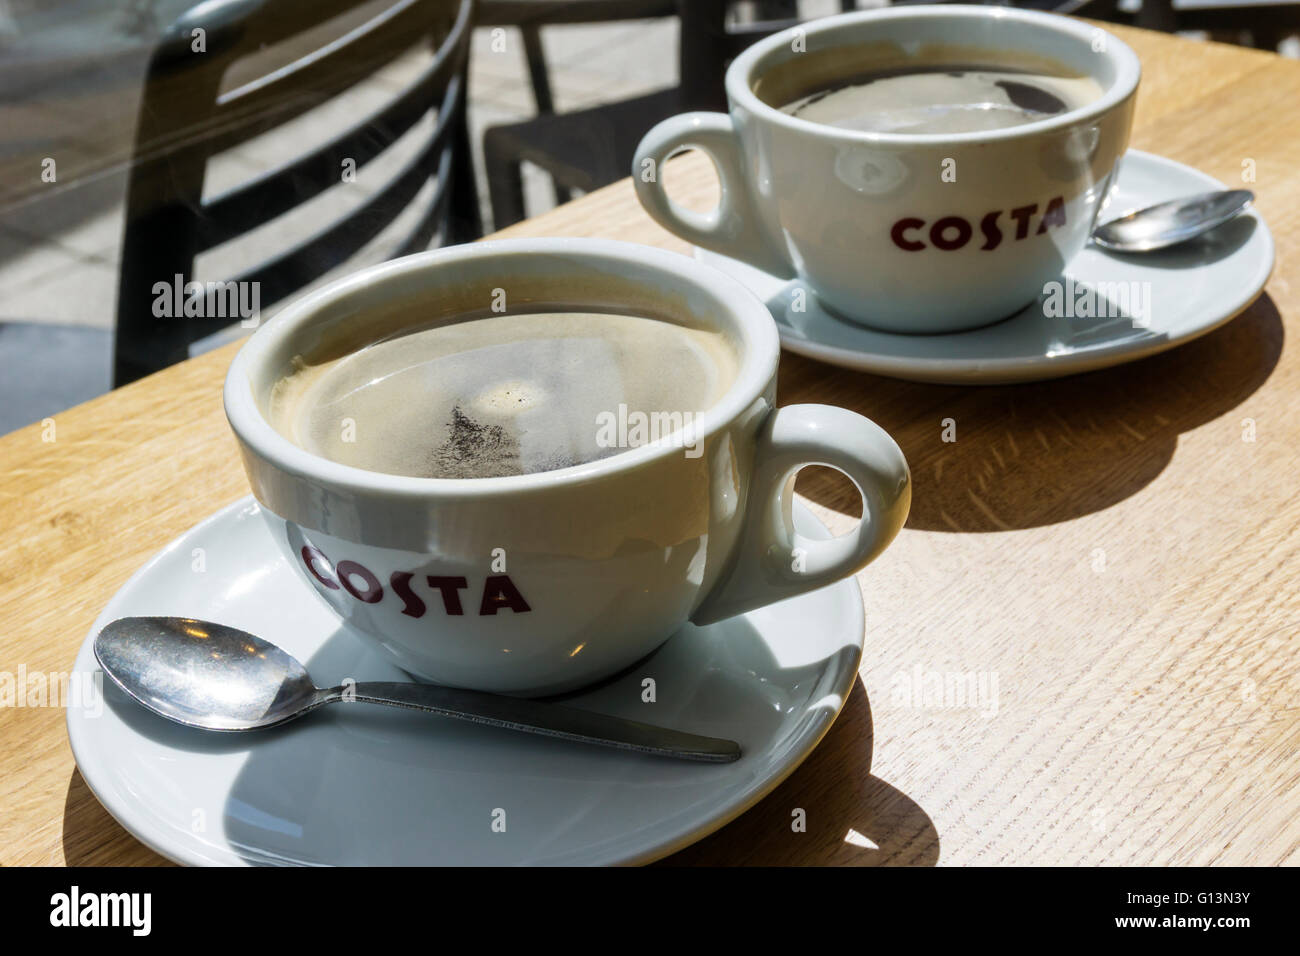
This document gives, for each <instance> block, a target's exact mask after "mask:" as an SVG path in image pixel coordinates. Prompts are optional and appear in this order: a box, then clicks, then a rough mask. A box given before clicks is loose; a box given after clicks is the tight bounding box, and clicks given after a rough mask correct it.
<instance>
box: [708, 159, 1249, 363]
mask: <svg viewBox="0 0 1300 956" xmlns="http://www.w3.org/2000/svg"><path fill="white" fill-rule="evenodd" d="M1223 188H1225V187H1224V185H1223V184H1222V183H1220V182H1219V181H1218V180H1216V179H1214V178H1212V177H1210V176H1207V175H1206V174H1205V173H1202V172H1200V171H1199V170H1195V169H1192V168H1191V167H1189V166H1184V165H1183V164H1182V163H1177V162H1174V161H1173V160H1171V159H1165V158H1164V157H1161V156H1155V155H1153V154H1151V153H1144V152H1140V151H1138V150H1130V151H1129V152H1128V153H1127V154H1126V155H1125V157H1124V160H1123V163H1122V164H1121V167H1120V174H1119V183H1118V186H1117V188H1116V192H1115V195H1114V196H1113V197H1112V199H1111V202H1110V205H1109V207H1108V209H1107V212H1106V213H1105V218H1113V217H1114V216H1117V215H1122V214H1123V213H1125V212H1128V211H1130V210H1133V209H1138V208H1141V207H1143V206H1149V205H1152V204H1153V203H1158V202H1164V201H1166V200H1169V199H1176V198H1178V197H1179V196H1185V195H1190V194H1192V193H1198V192H1206V191H1209V190H1213V189H1223ZM695 256H696V258H697V259H699V260H700V261H701V262H706V263H708V264H709V265H712V266H714V267H715V268H717V269H720V270H721V271H723V272H725V273H727V274H728V275H731V276H732V277H734V278H736V279H739V280H740V281H741V282H743V283H744V284H745V285H746V286H747V287H748V288H749V289H751V290H752V291H753V292H755V293H756V294H757V295H758V296H759V297H760V298H761V299H763V301H764V302H766V303H767V307H768V309H770V310H771V312H772V317H773V318H774V319H775V320H776V325H777V329H778V330H779V332H780V334H781V344H782V345H783V346H784V347H785V348H787V349H789V350H790V351H791V352H796V353H798V354H800V355H807V356H809V357H811V358H816V359H820V360H822V361H824V362H829V363H831V364H833V365H842V366H844V367H846V368H852V369H857V370H859V371H864V372H873V373H875V374H877V375H887V376H890V377H893V378H903V379H910V380H913V381H920V382H940V383H950V384H982V385H995V384H1001V383H1006V382H1023V381H1032V380H1035V379H1046V378H1057V377H1059V376H1062V375H1072V374H1075V373H1077V372H1088V371H1092V370H1094V369H1099V368H1106V367H1108V366H1111V365H1118V364H1120V363H1122V362H1131V361H1133V360H1135V359H1139V358H1144V357H1146V356H1148V355H1154V354H1155V353H1157V352H1163V351H1165V350H1166V349H1170V348H1173V347H1175V346H1177V345H1181V344H1183V343H1185V342H1189V341H1191V340H1192V339H1194V338H1197V337H1198V336H1201V335H1204V334H1205V333H1207V332H1210V331H1212V330H1213V329H1216V328H1218V327H1219V326H1220V325H1222V324H1224V323H1225V322H1227V321H1228V320H1230V319H1232V318H1233V317H1235V316H1236V315H1238V314H1239V313H1240V312H1242V311H1243V310H1244V309H1245V308H1246V307H1247V306H1248V305H1250V304H1251V302H1253V301H1254V300H1255V298H1256V297H1257V296H1258V295H1259V293H1260V292H1261V290H1263V288H1264V283H1265V282H1266V281H1268V276H1269V273H1270V272H1271V271H1272V269H1273V237H1272V235H1271V234H1270V233H1269V230H1268V226H1266V225H1265V224H1264V220H1263V219H1262V218H1261V217H1260V216H1259V214H1258V213H1257V212H1255V211H1253V210H1251V211H1248V212H1246V213H1245V214H1244V215H1242V216H1241V217H1240V218H1238V219H1236V220H1234V221H1232V222H1230V223H1227V224H1226V225H1224V226H1221V227H1220V228H1219V229H1217V230H1215V231H1214V232H1213V233H1211V234H1209V235H1207V236H1205V237H1203V238H1202V239H1200V240H1198V241H1195V242H1191V243H1187V244H1185V245H1183V246H1177V247H1175V248H1172V249H1167V250H1164V251H1163V252H1156V253H1143V254H1141V255H1117V254H1113V253H1108V252H1105V251H1103V250H1102V249H1099V248H1097V247H1096V246H1091V245H1090V246H1088V247H1087V248H1086V249H1084V251H1083V252H1081V253H1080V254H1079V255H1078V256H1076V257H1075V258H1074V259H1073V260H1072V261H1071V262H1070V263H1069V267H1068V269H1067V270H1066V273H1065V275H1063V276H1061V277H1060V278H1059V279H1058V280H1057V283H1058V285H1057V286H1056V287H1055V288H1049V290H1048V291H1047V293H1045V295H1044V296H1042V297H1040V298H1039V300H1038V301H1037V302H1035V303H1033V304H1032V305H1030V306H1028V307H1027V308H1025V309H1023V310H1021V311H1020V312H1018V313H1017V314H1016V315H1013V316H1011V317H1010V318H1007V319H1004V320H1003V321H1001V322H997V323H994V324H993V325H988V326H985V327H984V328H980V329H973V330H970V331H966V332H956V333H951V334H940V335H899V334H895V333H890V332H880V331H876V330H874V329H869V328H867V327H865V326H862V325H857V324H855V323H853V322H849V321H847V320H845V319H841V318H839V317H838V316H836V315H834V314H833V313H831V312H829V311H827V310H826V309H824V308H822V307H821V306H820V305H819V304H818V302H817V298H816V296H814V295H813V294H812V292H811V290H809V289H808V288H807V287H806V286H804V284H803V283H802V282H800V281H799V280H797V279H796V280H787V279H783V278H780V277H778V276H773V275H770V274H768V273H766V272H763V271H762V270H760V269H756V268H754V267H753V266H749V265H746V264H745V263H742V262H737V261H736V260H734V259H730V258H728V257H726V256H722V255H719V254H718V253H714V252H709V251H707V250H704V249H696V250H695ZM1050 285H1051V284H1050V283H1049V287H1050ZM1124 299H1128V302H1127V303H1126V302H1125V301H1124Z"/></svg>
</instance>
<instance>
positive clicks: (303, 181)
mask: <svg viewBox="0 0 1300 956" xmlns="http://www.w3.org/2000/svg"><path fill="white" fill-rule="evenodd" d="M452 52H454V48H453V47H451V46H444V47H443V49H442V51H441V52H440V54H439V55H438V56H437V57H435V58H434V60H433V61H432V62H430V63H429V64H428V66H426V67H425V69H424V70H423V72H422V73H421V75H420V76H419V78H417V79H416V80H415V81H414V82H413V83H411V84H410V86H408V87H407V88H406V89H405V90H404V91H403V92H402V93H401V94H400V95H399V96H397V97H396V98H395V99H393V100H392V101H391V102H390V103H388V104H386V105H385V106H384V107H382V108H381V109H379V110H377V111H376V112H375V113H373V114H371V115H370V116H368V117H366V118H365V119H364V120H362V121H361V122H359V123H356V124H354V125H353V126H352V127H351V128H350V129H349V130H348V131H347V132H345V133H343V134H342V135H341V136H338V137H336V138H335V139H333V140H332V141H330V142H329V143H326V144H325V145H323V146H321V147H319V148H318V149H316V150H315V151H314V152H312V153H310V154H308V155H306V156H303V157H300V158H298V159H295V160H293V161H291V162H288V163H285V164H283V165H281V166H279V167H277V168H276V169H273V170H269V171H268V172H266V173H264V174H262V175H261V176H258V177H257V178H256V179H253V180H251V181H249V182H247V183H242V184H240V185H239V186H237V187H235V188H233V189H230V190H228V191H226V192H224V193H222V194H221V195H219V196H215V197H213V198H212V199H210V200H208V201H207V202H205V203H204V204H203V212H202V218H200V220H199V222H198V224H197V234H196V241H197V243H198V248H199V249H200V250H202V249H210V248H212V247H213V246H215V245H219V244H221V243H223V242H226V241H228V240H230V239H232V238H234V237H235V236H237V235H239V234H241V233H243V232H246V231H247V230H248V229H249V228H251V226H252V225H254V224H256V223H258V222H265V221H267V220H269V219H274V218H275V217H276V216H280V215H283V214H284V213H286V212H289V211H290V210H291V209H293V208H294V207H296V206H298V205H300V204H301V203H303V202H306V201H307V200H309V199H311V198H312V197H314V196H316V195H318V194H320V193H321V192H324V191H325V190H326V189H328V188H330V187H331V186H333V185H336V184H337V183H338V182H339V177H340V175H341V172H342V169H343V163H344V161H345V160H351V161H352V162H354V163H355V164H356V166H355V168H356V169H358V170H360V169H361V168H363V167H364V166H365V165H366V163H368V162H370V160H372V159H374V158H375V157H376V156H378V155H379V154H380V153H382V152H383V151H384V150H386V149H387V148H388V147H389V146H391V145H392V144H393V143H394V142H396V141H397V140H398V139H399V138H400V137H401V136H402V135H403V134H404V133H406V132H407V130H409V129H410V128H411V127H412V126H414V125H415V124H416V123H417V122H418V121H419V120H420V118H421V117H422V116H424V115H425V114H426V113H427V112H428V111H429V104H430V99H431V96H433V95H435V94H436V91H438V90H446V91H447V92H448V93H455V92H458V91H459V90H460V86H459V84H452V83H451V82H450V81H452V80H454V79H455V77H456V74H457V72H458V71H459V70H460V68H461V65H462V64H461V63H459V62H458V61H457V58H455V57H454V56H452V55H451V54H452ZM455 105H456V104H455V101H454V99H453V98H452V97H450V96H446V95H444V97H443V102H442V104H441V105H440V107H439V109H440V110H448V109H452V108H454V107H455Z"/></svg>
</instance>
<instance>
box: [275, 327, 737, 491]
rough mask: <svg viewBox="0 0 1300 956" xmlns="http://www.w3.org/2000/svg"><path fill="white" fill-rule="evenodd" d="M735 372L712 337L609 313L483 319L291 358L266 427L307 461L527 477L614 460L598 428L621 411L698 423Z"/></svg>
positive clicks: (418, 472) (425, 473) (731, 356)
mask: <svg viewBox="0 0 1300 956" xmlns="http://www.w3.org/2000/svg"><path fill="white" fill-rule="evenodd" d="M736 371H737V361H736V356H735V353H734V351H733V350H732V348H731V346H730V345H729V344H728V343H727V341H726V339H725V338H724V336H723V335H722V334H721V333H718V332H710V331H705V330H701V329H694V328H688V327H686V326H682V325H677V324H675V323H672V322H668V321H663V320H660V319H654V318H646V317H639V316H631V315H619V314H610V313H594V312H544V313H531V314H518V315H490V316H487V317H483V318H475V319H470V320H468V321H459V322H455V323H452V324H449V325H439V326H434V327H426V328H422V329H416V330H414V331H410V332H407V333H405V334H402V335H399V336H395V337H393V338H389V339H385V340H382V341H379V342H375V343H373V344H370V345H367V346H365V347H364V348H361V349H358V350H356V351H354V352H351V353H349V354H346V355H343V356H342V357H340V358H336V359H333V360H331V361H327V362H322V363H319V364H310V363H308V362H307V361H305V360H304V359H302V358H301V357H298V358H296V359H295V361H294V368H293V370H292V371H291V372H290V374H288V375H286V376H285V377H284V378H282V379H281V380H280V381H279V382H278V383H277V384H276V386H275V388H274V390H273V393H272V395H271V400H270V407H269V414H268V417H269V419H270V421H271V424H272V425H273V426H274V427H275V428H276V429H277V430H278V431H280V432H281V433H282V434H283V435H285V437H287V438H288V439H290V440H291V441H293V442H294V443H295V444H297V445H299V446H300V447H302V448H304V449H306V450H307V451H310V452H313V453H314V454H318V455H321V456H322V457H325V458H328V459H331V460H332V461H336V462H340V463H342V464H345V465H352V466H354V467H357V468H364V469H367V470H369V471H377V472H384V473H386V474H393V475H406V476H411V477H421V478H489V477H498V476H503V475H519V474H531V473H534V472H543V471H552V470H554V469H557V468H565V467H568V466H571V465H577V464H583V463H586V462H590V461H594V460H596V459H599V458H604V457H607V456H609V455H613V454H616V453H618V452H619V451H621V450H623V447H620V446H618V445H613V446H611V445H610V443H609V441H608V437H609V436H608V432H602V430H601V428H600V427H599V424H598V423H599V422H601V420H602V417H607V416H610V415H617V414H619V409H620V406H622V407H623V408H624V410H627V409H631V410H633V411H640V412H643V413H645V414H655V413H679V414H685V415H687V416H694V415H698V414H699V413H701V412H703V411H705V410H707V409H708V408H709V407H710V406H712V405H713V404H715V403H716V402H717V401H718V399H720V398H721V397H722V395H723V394H724V393H725V392H726V391H727V389H728V388H729V387H730V385H731V383H732V382H733V381H734V379H735V376H736Z"/></svg>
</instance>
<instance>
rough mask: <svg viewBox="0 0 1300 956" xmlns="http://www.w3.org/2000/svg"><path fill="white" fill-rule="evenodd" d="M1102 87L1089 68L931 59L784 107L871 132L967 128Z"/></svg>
mask: <svg viewBox="0 0 1300 956" xmlns="http://www.w3.org/2000/svg"><path fill="white" fill-rule="evenodd" d="M1101 95H1102V89H1101V86H1100V85H1099V84H1098V83H1097V81H1096V80H1094V79H1093V78H1092V77H1088V76H1056V75H1052V74H1047V73H1035V72H1028V71H1019V70H1000V69H996V68H989V69H984V68H979V69H961V68H953V67H934V68H924V69H919V70H896V71H891V72H888V73H882V74H878V75H875V76H866V77H863V78H859V79H855V80H853V81H851V82H845V83H842V84H839V85H836V86H833V87H830V88H827V89H823V90H819V91H818V92H815V93H813V94H811V95H809V96H804V97H801V98H800V99H797V100H795V101H794V102H792V103H788V104H786V105H785V106H783V107H782V110H783V111H784V112H786V113H788V114H790V115H791V116H797V117H799V118H800V119H805V120H809V121H810V122H813V123H822V124H824V125H827V126H835V127H838V128H839V129H847V130H857V131H860V132H871V133H968V132H982V131H987V130H996V129H1005V128H1008V127H1012V126H1019V125H1021V124H1024V123H1033V122H1036V121H1037V120H1041V119H1045V118H1047V117H1049V116H1056V115H1058V114H1061V113H1064V112H1067V111H1069V110H1073V109H1077V108H1079V107H1080V106H1084V105H1086V104H1088V103H1091V102H1092V101H1093V100H1096V99H1098V98H1099V97H1100V96H1101Z"/></svg>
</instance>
